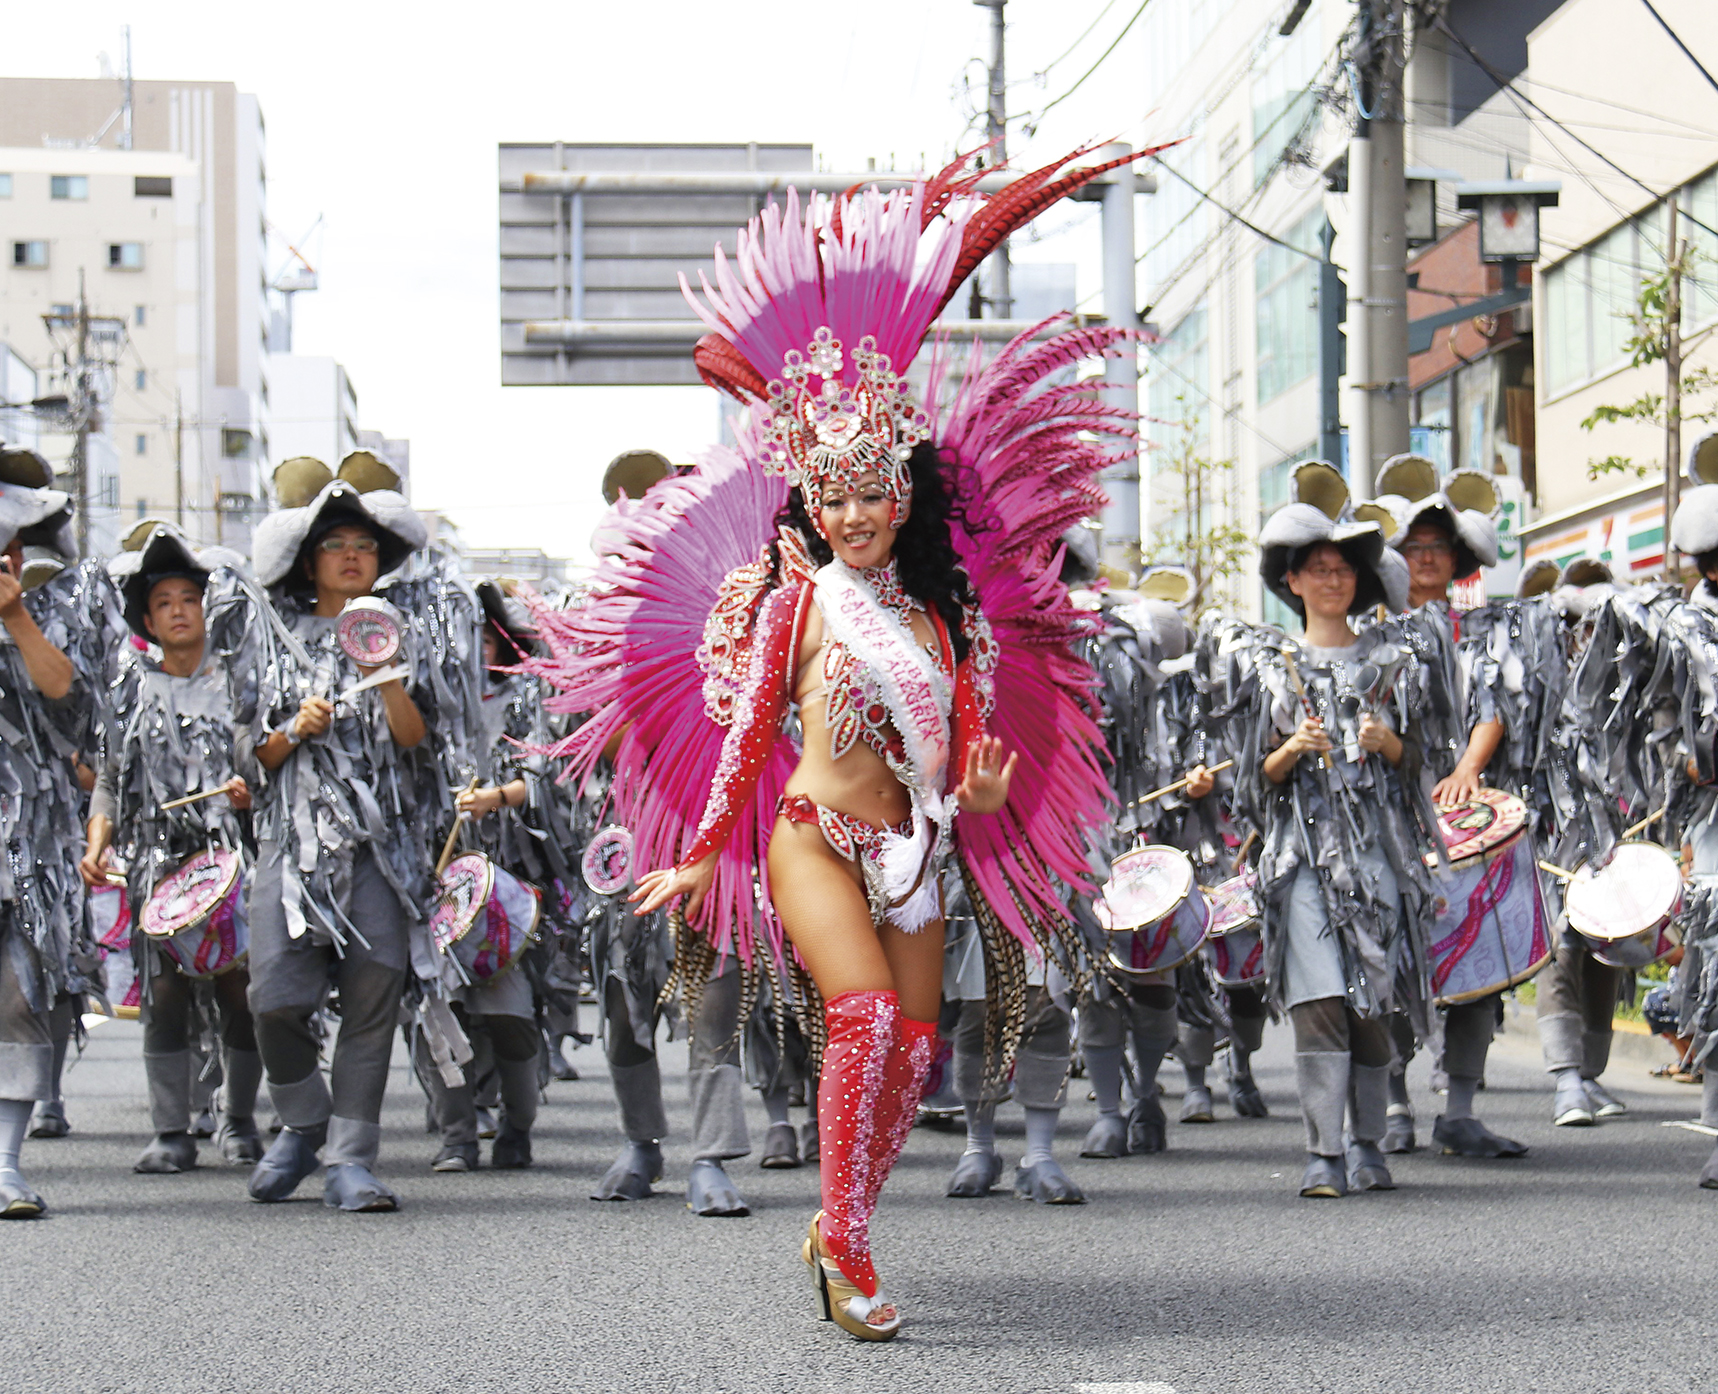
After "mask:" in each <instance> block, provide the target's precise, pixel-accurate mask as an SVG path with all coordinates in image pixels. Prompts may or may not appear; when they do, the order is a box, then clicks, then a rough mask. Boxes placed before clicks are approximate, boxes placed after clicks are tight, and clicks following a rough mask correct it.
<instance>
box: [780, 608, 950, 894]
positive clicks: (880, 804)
mask: <svg viewBox="0 0 1718 1394" xmlns="http://www.w3.org/2000/svg"><path fill="white" fill-rule="evenodd" d="M911 623H912V630H913V637H914V638H915V639H917V640H918V641H919V642H920V643H922V644H925V645H927V646H934V645H935V644H936V642H937V639H936V633H935V631H934V630H933V629H932V628H931V623H930V621H929V620H928V619H927V618H926V617H925V615H924V614H923V613H922V612H915V613H914V614H913V616H912V620H911ZM826 637H827V636H826V633H825V630H824V626H823V616H822V615H821V614H820V613H819V612H818V610H817V607H816V606H812V607H811V613H810V614H809V615H807V616H806V621H805V634H804V636H803V637H802V638H801V640H800V645H799V653H798V655H797V656H796V666H795V669H794V681H793V698H794V701H795V702H797V703H798V704H799V721H800V727H801V729H802V731H803V732H804V735H805V742H804V749H803V753H802V754H801V755H800V759H799V764H798V765H797V766H796V767H795V769H794V772H793V774H792V775H790V776H789V777H788V781H787V787H786V790H785V792H786V793H788V794H789V795H793V794H804V795H805V796H806V797H807V798H808V799H810V800H811V801H812V802H813V803H818V804H822V805H823V806H824V807H826V808H832V809H835V810H836V811H838V812H840V813H845V814H847V815H848V816H849V817H852V818H857V819H859V820H860V821H861V822H864V823H869V824H870V825H871V826H872V827H874V828H888V827H893V826H894V825H895V824H897V823H899V822H901V821H902V820H903V819H905V818H907V817H909V816H910V815H911V813H912V799H911V797H910V796H909V794H908V793H907V789H906V786H905V785H903V784H902V783H901V781H900V780H898V779H896V778H895V775H894V773H893V772H892V771H891V770H890V769H889V766H888V765H887V764H886V763H884V760H883V757H882V756H881V755H879V754H877V752H876V751H875V750H873V749H872V748H871V747H870V746H869V745H867V744H866V743H865V742H864V741H862V740H858V741H854V742H853V744H852V745H851V747H849V748H848V749H847V750H846V751H845V752H844V753H843V754H842V755H841V756H840V757H839V758H836V757H834V756H833V755H832V754H831V753H830V746H829V723H828V708H829V692H828V689H827V688H826V687H825V686H824V679H823V658H824V650H825V646H826V644H825V641H826ZM854 874H855V875H857V874H858V873H857V871H855V873H854Z"/></svg>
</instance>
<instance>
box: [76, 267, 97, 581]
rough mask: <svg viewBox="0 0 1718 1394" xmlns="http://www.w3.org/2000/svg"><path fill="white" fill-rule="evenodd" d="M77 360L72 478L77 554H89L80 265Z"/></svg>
mask: <svg viewBox="0 0 1718 1394" xmlns="http://www.w3.org/2000/svg"><path fill="white" fill-rule="evenodd" d="M77 342H78V361H77V376H76V378H75V379H74V381H73V387H72V401H73V402H74V403H75V407H76V411H77V416H76V421H77V437H76V440H75V443H74V444H73V446H72V479H73V481H74V488H75V489H76V491H77V500H78V534H77V535H78V555H79V556H80V557H87V556H88V555H89V428H90V422H91V420H92V418H93V417H94V416H95V392H94V390H93V388H94V384H93V383H92V382H91V381H90V368H89V300H88V299H87V298H86V297H85V295H84V272H83V267H81V266H80V267H79V268H78V321H77Z"/></svg>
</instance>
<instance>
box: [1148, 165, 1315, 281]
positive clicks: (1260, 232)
mask: <svg viewBox="0 0 1718 1394" xmlns="http://www.w3.org/2000/svg"><path fill="white" fill-rule="evenodd" d="M1158 163H1160V164H1161V163H1162V161H1159V162H1158ZM1163 167H1164V168H1165V169H1166V170H1168V171H1169V172H1170V173H1171V174H1173V175H1174V176H1175V177H1176V178H1177V179H1179V180H1180V181H1181V182H1182V183H1183V184H1185V185H1186V186H1187V187H1188V188H1189V189H1191V190H1193V192H1194V193H1196V194H1198V195H1199V197H1200V198H1202V199H1204V200H1205V202H1207V203H1209V204H1210V205H1211V206H1212V207H1213V208H1215V209H1216V210H1217V211H1218V212H1219V213H1221V214H1223V215H1224V216H1225V217H1226V218H1228V219H1229V221H1230V222H1233V223H1239V224H1240V225H1241V226H1242V227H1244V228H1246V230H1247V231H1248V232H1250V233H1252V234H1253V235H1254V236H1255V237H1262V238H1264V239H1265V241H1267V242H1274V243H1276V245H1277V246H1279V247H1282V248H1284V249H1286V250H1288V251H1291V252H1293V253H1295V255H1296V256H1303V257H1305V258H1306V259H1307V260H1308V261H1320V260H1322V258H1321V257H1320V256H1319V255H1318V253H1316V252H1309V251H1307V250H1306V248H1305V247H1297V246H1295V245H1294V243H1292V242H1285V241H1283V239H1282V238H1280V237H1278V236H1277V235H1276V234H1275V233H1271V232H1266V231H1265V230H1264V229H1263V228H1262V227H1260V226H1259V225H1258V224H1257V223H1253V222H1249V221H1248V220H1247V219H1245V218H1243V217H1242V216H1241V215H1240V214H1239V213H1237V212H1235V210H1234V209H1232V208H1226V207H1224V205H1223V204H1221V203H1219V202H1218V201H1217V200H1216V199H1215V198H1213V197H1212V196H1211V195H1210V194H1208V193H1206V192H1205V190H1203V189H1201V188H1200V187H1199V186H1198V185H1197V184H1195V183H1194V182H1193V181H1192V180H1191V179H1189V178H1188V177H1187V176H1186V175H1185V174H1183V173H1182V172H1181V171H1180V170H1178V169H1176V168H1174V167H1173V166H1171V165H1164V166H1163Z"/></svg>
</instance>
